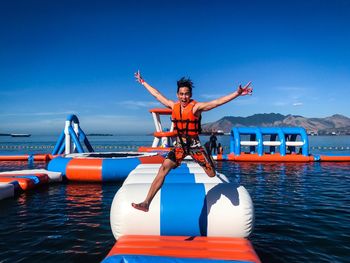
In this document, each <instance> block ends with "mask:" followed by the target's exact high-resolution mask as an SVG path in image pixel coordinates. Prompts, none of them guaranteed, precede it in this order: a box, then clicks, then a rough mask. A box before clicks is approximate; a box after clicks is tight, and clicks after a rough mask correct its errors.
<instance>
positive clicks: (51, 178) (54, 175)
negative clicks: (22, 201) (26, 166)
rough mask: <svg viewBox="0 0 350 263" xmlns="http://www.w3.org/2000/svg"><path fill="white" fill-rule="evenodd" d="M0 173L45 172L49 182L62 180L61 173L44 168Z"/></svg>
mask: <svg viewBox="0 0 350 263" xmlns="http://www.w3.org/2000/svg"><path fill="white" fill-rule="evenodd" d="M0 174H47V176H48V177H49V181H50V182H61V181H62V174H61V173H60V172H51V171H48V170H46V169H31V170H18V171H10V172H1V173H0Z"/></svg>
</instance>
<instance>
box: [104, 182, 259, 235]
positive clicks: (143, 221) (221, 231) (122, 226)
mask: <svg viewBox="0 0 350 263" xmlns="http://www.w3.org/2000/svg"><path fill="white" fill-rule="evenodd" d="M149 186H150V185H149V184H124V185H123V186H122V187H121V188H120V189H119V191H118V192H117V194H116V195H115V197H114V199H113V203H112V208H111V218H110V222H111V228H112V232H113V235H114V237H115V238H116V239H118V238H119V237H120V236H122V235H133V234H134V235H176V236H221V237H247V236H248V235H249V234H250V233H251V232H252V228H253V223H254V208H253V203H252V200H251V198H250V196H249V194H248V192H247V190H246V189H245V188H244V187H243V186H237V185H236V184H231V183H216V184H215V183H211V184H209V183H204V184H202V183H181V184H177V183H168V184H164V185H163V187H162V188H161V190H160V191H159V192H158V193H157V195H156V196H155V197H154V199H153V201H152V203H151V206H150V210H149V211H148V212H147V213H145V212H143V211H139V210H136V209H134V208H133V207H132V206H131V203H132V202H136V203H137V202H141V201H143V200H144V198H145V196H146V195H147V192H148V190H149Z"/></svg>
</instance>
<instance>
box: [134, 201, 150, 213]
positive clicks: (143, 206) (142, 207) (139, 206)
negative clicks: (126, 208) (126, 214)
mask: <svg viewBox="0 0 350 263" xmlns="http://www.w3.org/2000/svg"><path fill="white" fill-rule="evenodd" d="M131 206H132V207H133V208H135V209H138V210H141V211H143V212H148V208H149V205H148V204H147V203H144V202H143V203H139V204H135V203H131Z"/></svg>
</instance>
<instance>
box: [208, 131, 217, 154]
mask: <svg viewBox="0 0 350 263" xmlns="http://www.w3.org/2000/svg"><path fill="white" fill-rule="evenodd" d="M217 140H218V139H217V138H216V136H215V134H214V133H213V132H212V133H211V136H210V139H209V141H210V154H213V152H214V154H216V147H217V145H216V141H217Z"/></svg>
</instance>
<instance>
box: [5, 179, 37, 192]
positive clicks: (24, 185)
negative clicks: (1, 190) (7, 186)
mask: <svg viewBox="0 0 350 263" xmlns="http://www.w3.org/2000/svg"><path fill="white" fill-rule="evenodd" d="M13 181H17V182H18V184H19V186H20V187H21V189H22V190H23V191H27V190H30V189H33V188H34V187H35V184H34V182H33V181H32V180H30V179H28V178H13V177H2V176H1V177H0V182H1V183H10V182H13Z"/></svg>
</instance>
